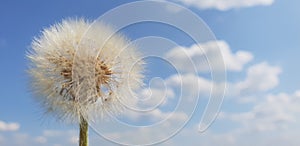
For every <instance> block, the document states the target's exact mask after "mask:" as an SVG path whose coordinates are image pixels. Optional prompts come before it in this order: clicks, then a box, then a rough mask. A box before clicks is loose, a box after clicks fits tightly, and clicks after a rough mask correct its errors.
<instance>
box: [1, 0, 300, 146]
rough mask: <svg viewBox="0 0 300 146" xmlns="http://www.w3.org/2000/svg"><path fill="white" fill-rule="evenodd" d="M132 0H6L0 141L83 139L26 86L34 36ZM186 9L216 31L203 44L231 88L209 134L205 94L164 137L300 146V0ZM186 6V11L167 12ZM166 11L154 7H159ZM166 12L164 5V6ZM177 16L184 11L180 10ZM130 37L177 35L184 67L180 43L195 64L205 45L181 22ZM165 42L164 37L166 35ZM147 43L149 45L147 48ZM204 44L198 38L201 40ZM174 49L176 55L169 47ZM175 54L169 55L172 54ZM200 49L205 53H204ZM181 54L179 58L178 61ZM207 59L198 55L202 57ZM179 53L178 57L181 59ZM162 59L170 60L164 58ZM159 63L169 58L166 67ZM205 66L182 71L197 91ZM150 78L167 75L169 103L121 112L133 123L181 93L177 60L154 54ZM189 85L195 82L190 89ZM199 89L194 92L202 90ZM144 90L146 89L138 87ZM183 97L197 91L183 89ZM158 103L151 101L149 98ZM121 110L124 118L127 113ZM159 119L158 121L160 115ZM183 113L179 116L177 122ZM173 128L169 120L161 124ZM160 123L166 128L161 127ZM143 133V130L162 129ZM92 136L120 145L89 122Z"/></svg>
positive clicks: (125, 134)
mask: <svg viewBox="0 0 300 146" xmlns="http://www.w3.org/2000/svg"><path fill="white" fill-rule="evenodd" d="M128 2H133V1H129V0H124V1H116V0H112V1H107V2H101V1H96V0H86V1H83V0H78V1H70V0H65V1H58V0H54V1H37V0H28V1H15V0H0V20H1V21H0V51H1V52H0V66H1V71H0V89H1V92H0V98H1V102H0V145H1V146H19V145H22V146H24V145H25V146H26V145H28V146H29V145H30V146H31V145H46V146H59V145H61V146H62V145H64V146H65V145H77V135H78V134H77V133H78V131H77V126H76V125H66V124H64V123H59V122H57V121H55V119H53V118H51V117H44V116H43V114H42V110H40V108H39V107H38V105H37V104H36V103H35V101H33V98H32V96H33V95H32V94H31V93H30V92H29V89H30V88H29V84H28V77H27V74H26V71H25V70H26V66H27V63H28V61H27V60H26V56H25V55H26V50H28V49H30V44H31V41H32V39H33V38H34V37H35V36H38V35H39V34H40V32H41V30H43V28H47V27H49V26H51V25H52V24H54V23H57V22H60V21H61V20H62V19H64V18H72V17H85V18H87V19H90V20H93V19H96V18H98V17H99V16H101V15H102V14H104V13H105V12H107V11H109V10H111V9H113V8H115V7H117V6H120V5H122V4H125V3H128ZM171 2H175V3H177V4H180V5H182V6H185V7H187V8H189V9H190V10H191V11H192V12H194V13H195V14H196V15H197V16H199V17H200V18H202V19H203V21H204V22H205V23H206V24H207V25H208V27H209V28H210V29H211V31H212V32H213V33H214V34H215V36H216V40H212V41H210V42H203V43H201V44H198V45H200V46H201V47H203V48H204V50H208V49H205V48H212V49H214V48H216V46H218V47H219V48H220V49H221V52H222V53H223V57H224V60H225V64H226V66H227V81H226V83H227V89H226V94H225V98H224V102H223V105H222V107H221V110H220V114H219V116H218V118H217V120H216V121H215V122H214V123H213V125H212V126H211V127H210V128H209V129H208V130H207V131H205V132H204V133H198V132H197V127H198V123H199V120H200V119H199V117H200V116H201V115H202V114H201V113H202V112H203V109H204V108H205V105H206V104H205V103H206V102H207V98H203V99H202V100H200V103H199V108H198V109H197V110H196V114H195V116H194V117H193V118H192V120H191V121H190V122H189V123H188V125H187V126H186V127H185V128H183V129H182V131H180V132H179V133H178V134H177V135H176V136H174V137H172V138H171V139H169V140H168V141H166V142H164V143H161V144H160V145H178V146H180V145H205V146H214V145H224V146H227V145H236V146H240V145H243V146H245V145H246V146H247V145H249V146H250V145H261V146H264V145H274V146H282V145H290V146H298V145H300V140H299V138H298V135H299V132H300V125H299V121H300V117H299V116H300V106H299V104H300V89H299V85H300V78H299V77H298V75H299V74H300V69H299V68H298V66H297V64H298V62H300V59H299V57H298V56H299V53H300V49H299V46H300V27H299V26H300V17H299V16H298V14H299V13H300V10H299V8H298V7H299V5H300V1H298V0H289V1H284V0H228V1H225V0H224V1H221V0H211V1H209V2H208V1H205V0H198V1H197V0H174V1H171ZM167 9H168V10H170V9H171V11H169V12H170V13H174V15H179V14H180V13H181V11H180V10H177V9H174V10H172V8H167V7H166V11H167ZM157 11H159V10H153V13H156V12H157ZM161 15H163V14H161ZM178 21H180V18H178ZM122 31H123V33H124V34H125V35H127V36H128V37H129V38H131V39H132V40H136V39H138V38H141V37H145V36H151V35H152V36H159V37H164V38H168V39H171V40H173V41H174V42H175V43H177V46H175V45H174V46H172V45H169V46H168V47H169V48H170V49H169V50H168V51H167V52H166V54H165V56H166V57H167V58H168V57H170V58H169V59H170V60H173V61H174V63H175V65H178V66H179V70H183V72H184V70H185V69H186V68H180V66H187V65H186V64H184V63H185V61H184V59H186V58H185V57H182V56H179V55H178V54H177V56H176V55H174V56H172V52H173V54H174V52H175V54H176V49H177V51H178V50H179V52H180V50H182V49H183V50H185V51H186V52H189V53H187V54H189V55H188V57H190V58H194V59H195V60H193V61H195V64H196V66H197V65H199V62H197V59H198V58H201V57H203V54H202V55H201V53H199V52H198V53H197V51H196V52H195V51H194V53H193V51H192V50H193V49H195V47H194V46H193V45H195V44H194V42H192V41H191V40H189V39H188V38H186V37H185V36H184V35H182V34H181V35H180V32H179V31H176V30H173V29H172V28H169V27H167V26H164V25H159V24H151V23H145V24H137V25H132V26H129V27H128V28H126V29H124V30H122ZM159 45H161V46H163V45H162V44H159ZM143 49H144V51H146V48H142V50H143ZM196 50H197V47H196ZM168 53H169V56H168ZM170 54H171V55H170ZM199 54H200V55H199ZM180 59H182V60H180ZM200 60H201V59H200ZM176 61H177V62H176ZM164 65H165V66H166V67H164ZM160 67H163V68H164V70H162V69H161V68H160ZM199 68H200V69H199V70H198V71H199V72H200V73H199V74H197V75H189V74H183V75H182V78H183V79H184V81H185V82H183V84H184V85H186V86H187V87H193V84H192V83H191V82H192V81H198V83H199V86H200V91H199V92H200V93H201V94H200V95H201V96H203V97H205V96H208V95H209V91H210V90H209V89H210V86H211V85H213V84H214V82H213V81H211V77H209V76H207V74H209V71H206V70H201V67H199ZM148 70H149V72H148V74H147V77H148V78H151V77H155V76H158V77H162V79H163V80H164V81H165V82H166V85H167V86H170V88H168V90H167V92H166V96H165V98H166V99H164V102H165V103H166V104H165V105H164V106H162V107H161V108H160V109H158V110H157V111H156V112H155V113H154V114H153V115H152V114H150V115H147V116H142V117H137V116H136V115H134V114H128V116H127V117H125V118H123V120H125V121H127V122H133V123H135V124H147V123H148V124H149V123H151V122H156V121H159V120H161V119H162V118H163V117H165V115H168V113H169V112H170V111H172V109H173V108H174V105H175V103H176V101H178V100H177V99H178V96H179V95H178V87H177V82H176V81H177V80H176V76H174V75H173V74H174V72H173V70H172V68H168V65H167V64H164V63H163V62H161V60H155V59H152V60H150V63H149V64H148ZM153 86H154V87H153V88H151V90H152V94H155V95H156V96H155V97H157V98H158V97H162V96H160V95H163V94H164V92H162V91H161V90H160V88H159V86H156V85H155V84H154V85H153ZM186 90H187V92H188V93H194V92H197V91H198V89H196V88H188V89H186ZM195 90H197V91H195ZM141 92H142V93H141V94H147V89H145V90H143V91H141ZM182 98H183V99H186V98H187V99H189V98H193V95H190V94H187V95H185V94H184V95H183V97H182ZM156 100H160V99H153V100H152V101H156ZM150 105H151V103H150ZM186 116H187V115H185V112H184V111H183V112H176V113H174V117H175V121H173V122H178V123H180V122H183V121H184V120H186ZM121 119H122V118H121ZM153 119H154V120H153ZM176 120H178V121H176ZM163 128H166V129H167V128H170V127H163ZM161 130H163V129H161ZM117 131H118V132H111V133H108V135H109V136H110V137H113V138H116V139H122V141H126V140H129V141H130V139H132V138H133V137H136V136H137V135H135V134H136V133H138V132H135V131H120V130H117ZM152 132H154V133H151V132H147V131H146V132H145V133H144V135H143V136H142V137H145V138H148V137H151V135H157V134H160V131H152ZM90 135H91V136H90V145H99V143H100V144H102V145H115V144H113V143H111V142H109V141H107V140H104V139H103V138H101V137H100V136H98V135H97V134H95V133H94V132H92V131H91V133H90Z"/></svg>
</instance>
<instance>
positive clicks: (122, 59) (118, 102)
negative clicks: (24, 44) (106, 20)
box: [27, 19, 144, 122]
mask: <svg viewBox="0 0 300 146" xmlns="http://www.w3.org/2000/svg"><path fill="white" fill-rule="evenodd" d="M31 48H32V50H30V51H29V53H28V55H27V57H28V58H29V60H30V65H29V70H28V71H29V74H30V76H31V83H32V87H33V91H34V92H35V93H36V98H37V100H38V101H39V102H40V103H41V106H42V107H43V108H44V109H45V110H46V113H50V114H52V115H54V116H56V117H57V118H59V119H61V120H64V121H69V122H79V120H80V116H83V117H84V118H85V119H86V120H93V119H95V118H99V117H103V116H105V115H106V114H109V113H113V114H116V113H117V114H118V113H120V112H121V110H122V107H123V104H126V102H130V101H131V99H132V98H133V96H135V94H134V90H136V89H138V88H139V87H140V86H141V85H142V78H143V75H142V70H143V67H142V66H143V64H144V63H143V61H141V60H139V58H140V54H139V53H138V52H137V49H136V48H135V47H134V46H133V45H130V44H129V41H128V40H127V39H126V38H125V37H124V36H122V35H120V34H117V33H115V31H114V30H113V29H112V28H110V27H108V26H107V25H104V24H103V23H101V22H94V23H91V22H88V21H86V20H83V19H74V20H72V19H68V20H63V21H62V22H61V23H59V24H55V25H53V26H51V27H49V28H46V29H44V30H43V32H42V34H41V36H39V37H37V38H35V39H34V41H33V42H32V46H31Z"/></svg>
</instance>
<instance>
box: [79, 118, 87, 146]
mask: <svg viewBox="0 0 300 146" xmlns="http://www.w3.org/2000/svg"><path fill="white" fill-rule="evenodd" d="M79 125H80V133H79V146H88V128H89V125H88V122H87V121H86V120H85V119H84V118H83V117H80V124H79Z"/></svg>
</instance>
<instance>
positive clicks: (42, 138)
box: [34, 136, 47, 144]
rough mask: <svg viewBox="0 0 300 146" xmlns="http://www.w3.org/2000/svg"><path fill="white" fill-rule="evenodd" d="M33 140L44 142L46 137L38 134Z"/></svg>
mask: <svg viewBox="0 0 300 146" xmlns="http://www.w3.org/2000/svg"><path fill="white" fill-rule="evenodd" d="M34 141H35V142H36V143H39V144H45V143H46V142H47V138H46V137H44V136H38V137H36V138H34Z"/></svg>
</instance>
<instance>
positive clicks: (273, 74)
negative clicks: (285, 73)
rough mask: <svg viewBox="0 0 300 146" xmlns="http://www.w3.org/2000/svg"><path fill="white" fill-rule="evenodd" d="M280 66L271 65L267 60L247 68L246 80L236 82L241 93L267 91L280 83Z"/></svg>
mask: <svg viewBox="0 0 300 146" xmlns="http://www.w3.org/2000/svg"><path fill="white" fill-rule="evenodd" d="M280 73H281V69H280V67H277V66H271V65H269V64H268V63H266V62H262V63H259V64H256V65H253V66H251V67H249V68H248V69H247V76H246V79H245V80H244V81H241V82H239V83H237V84H236V86H237V88H238V90H239V91H240V93H241V94H249V93H252V92H258V91H267V90H270V89H272V88H274V87H276V86H277V85H278V84H279V74H280Z"/></svg>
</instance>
